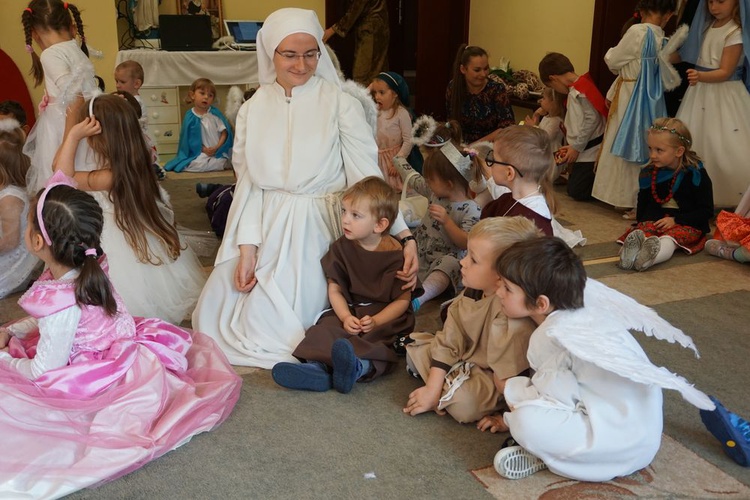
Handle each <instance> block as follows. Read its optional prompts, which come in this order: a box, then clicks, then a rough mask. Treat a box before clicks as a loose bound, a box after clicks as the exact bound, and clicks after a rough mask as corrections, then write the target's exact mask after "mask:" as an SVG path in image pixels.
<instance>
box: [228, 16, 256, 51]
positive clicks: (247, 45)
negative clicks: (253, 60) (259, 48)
mask: <svg viewBox="0 0 750 500" xmlns="http://www.w3.org/2000/svg"><path fill="white" fill-rule="evenodd" d="M224 27H225V28H226V30H227V35H230V36H231V37H232V38H234V44H232V45H233V46H234V47H236V48H240V49H254V48H255V44H256V42H257V40H258V31H259V30H260V29H261V28H262V27H263V21H237V20H227V19H225V20H224Z"/></svg>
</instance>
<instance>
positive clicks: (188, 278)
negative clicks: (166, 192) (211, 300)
mask: <svg viewBox="0 0 750 500" xmlns="http://www.w3.org/2000/svg"><path fill="white" fill-rule="evenodd" d="M90 194H91V195H93V196H94V198H95V199H96V200H97V201H98V202H99V205H100V206H101V207H102V210H103V212H104V230H103V231H102V238H101V247H102V249H103V250H104V252H105V253H106V254H107V255H108V259H109V278H110V280H111V281H112V284H113V285H114V287H115V289H116V290H117V291H118V292H119V294H120V296H121V297H122V299H123V301H124V302H125V305H126V306H127V308H128V311H130V313H131V314H132V315H133V316H139V317H144V318H160V319H163V320H164V321H167V322H169V323H172V324H175V325H179V324H180V323H181V322H182V320H183V319H185V317H186V315H187V314H189V313H192V311H193V308H194V307H195V303H196V302H197V301H198V296H199V295H200V293H201V289H202V288H203V285H204V284H205V282H206V276H205V274H204V273H203V269H202V267H201V264H200V261H199V260H198V258H197V257H196V256H195V253H194V252H193V250H192V249H191V248H190V247H188V246H187V245H186V244H185V243H184V242H183V245H182V246H183V249H182V250H181V252H180V256H179V257H178V258H177V260H175V261H171V262H170V259H169V257H168V255H167V252H166V250H165V249H164V247H163V245H162V244H161V243H160V242H159V241H158V240H157V239H156V237H154V236H153V235H147V238H148V243H149V248H150V249H151V251H152V252H153V253H154V254H156V255H157V256H159V257H160V258H161V259H162V261H164V262H165V264H161V265H158V266H157V265H153V264H150V263H144V262H140V261H139V260H138V257H137V255H136V253H135V251H134V250H133V248H132V247H131V246H130V245H129V244H128V242H127V241H126V240H125V233H123V232H122V230H121V229H120V228H119V227H118V226H117V223H116V222H115V209H114V205H113V204H112V202H111V201H110V199H109V194H108V193H107V192H105V191H92V192H91V193H90ZM165 199H166V198H165ZM157 203H159V202H157ZM159 208H160V209H161V210H162V213H163V214H164V216H165V218H166V219H167V220H168V221H170V222H173V220H174V217H173V215H172V210H171V208H169V207H168V206H166V205H162V204H160V206H159ZM181 241H182V240H181Z"/></svg>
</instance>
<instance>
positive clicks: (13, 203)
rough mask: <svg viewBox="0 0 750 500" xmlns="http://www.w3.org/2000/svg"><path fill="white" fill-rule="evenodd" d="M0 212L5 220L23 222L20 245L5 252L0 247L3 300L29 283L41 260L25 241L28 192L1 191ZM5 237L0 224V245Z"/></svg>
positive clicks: (13, 187)
mask: <svg viewBox="0 0 750 500" xmlns="http://www.w3.org/2000/svg"><path fill="white" fill-rule="evenodd" d="M0 210H2V213H3V218H5V217H6V216H10V217H12V218H14V219H15V218H16V217H18V218H19V220H20V222H21V228H20V237H19V238H18V243H17V244H16V245H15V246H14V247H13V248H9V249H5V250H3V246H1V245H0V299H2V298H3V297H5V296H7V295H9V294H11V293H13V292H15V291H17V290H19V289H20V288H22V287H23V286H24V285H26V284H27V283H29V281H30V278H31V273H32V271H33V270H34V268H35V267H36V266H37V265H38V264H39V259H37V258H36V257H35V256H34V255H33V254H30V253H29V251H28V250H26V245H25V244H24V241H23V240H24V236H23V235H24V233H25V232H26V221H27V220H28V219H27V218H26V215H27V213H28V210H29V198H28V196H27V195H26V192H25V191H24V190H23V189H21V188H19V187H17V186H6V187H4V188H3V189H0ZM5 236H6V228H5V227H3V225H2V223H1V222H0V243H2V242H3V238H4V237H5Z"/></svg>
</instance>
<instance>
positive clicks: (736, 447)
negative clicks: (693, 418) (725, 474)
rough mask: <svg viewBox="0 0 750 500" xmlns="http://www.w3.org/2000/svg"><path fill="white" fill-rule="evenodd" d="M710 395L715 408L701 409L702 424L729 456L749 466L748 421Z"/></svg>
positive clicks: (749, 439)
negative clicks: (709, 409)
mask: <svg viewBox="0 0 750 500" xmlns="http://www.w3.org/2000/svg"><path fill="white" fill-rule="evenodd" d="M710 397H711V400H712V401H713V402H714V404H716V409H715V410H713V411H708V410H701V420H703V425H705V426H706V429H708V430H709V431H710V432H711V434H713V435H714V437H715V438H716V439H718V440H719V442H720V443H721V445H722V446H723V447H724V452H725V453H726V454H727V455H729V458H731V459H732V460H734V461H735V462H737V463H738V464H740V465H742V466H744V467H747V466H749V465H750V423H748V422H747V421H746V420H745V419H743V418H741V417H740V416H738V415H736V414H734V413H732V412H731V411H729V410H727V409H726V408H724V405H722V404H721V403H720V402H719V400H718V399H716V398H715V397H713V396H710Z"/></svg>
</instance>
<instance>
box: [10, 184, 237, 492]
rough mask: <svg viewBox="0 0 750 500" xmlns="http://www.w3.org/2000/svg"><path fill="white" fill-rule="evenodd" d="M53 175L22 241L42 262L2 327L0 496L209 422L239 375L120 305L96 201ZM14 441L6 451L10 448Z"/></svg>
mask: <svg viewBox="0 0 750 500" xmlns="http://www.w3.org/2000/svg"><path fill="white" fill-rule="evenodd" d="M71 183H72V181H71V180H70V179H68V178H66V177H65V176H64V175H63V174H62V173H60V172H58V173H56V174H55V175H54V176H53V178H52V180H51V182H50V185H49V186H48V187H47V188H46V189H45V190H44V191H43V192H42V193H41V195H40V196H39V200H38V201H36V203H34V202H32V204H31V207H30V210H29V214H30V215H29V222H28V226H27V230H26V234H25V242H26V245H27V247H28V248H29V250H30V251H31V252H32V253H33V254H35V255H36V256H37V257H39V258H40V259H42V260H43V261H44V262H45V264H46V266H47V269H46V270H45V271H44V273H43V274H42V276H41V277H40V278H39V280H37V281H36V282H35V283H34V284H33V285H32V287H31V288H30V289H29V290H28V291H27V292H26V293H25V294H24V295H23V296H22V297H21V299H20V300H19V304H20V305H21V307H22V308H23V309H24V310H25V311H26V312H27V313H28V314H29V316H28V317H27V318H24V319H22V320H19V321H16V322H14V323H12V324H10V325H7V327H4V328H0V347H1V348H2V350H0V380H2V381H3V383H2V384H0V407H1V408H2V412H1V413H0V442H2V443H3V449H4V450H6V453H2V454H0V497H14V498H18V497H21V496H23V497H27V496H28V497H30V498H31V497H33V498H41V497H45V498H58V497H61V496H64V495H67V494H69V493H71V492H73V491H76V490H79V489H81V488H84V487H87V486H90V485H93V484H97V483H100V482H102V481H108V480H112V479H115V478H117V477H119V476H122V475H124V474H127V473H129V472H131V471H133V470H135V469H137V468H139V467H141V466H142V465H143V464H145V463H146V462H148V461H150V460H153V459H154V458H157V457H159V456H161V455H163V454H165V453H167V452H168V451H170V450H173V449H174V448H176V447H178V446H180V445H182V444H184V443H186V442H187V441H189V440H190V438H191V437H192V436H194V435H196V434H198V433H201V432H205V431H210V430H212V429H214V428H215V427H216V426H218V425H219V424H221V423H222V422H223V421H224V420H225V419H226V418H227V417H228V416H229V414H230V413H231V411H232V408H233V407H234V405H235V403H236V402H237V398H238V397H239V391H240V385H241V379H240V378H239V377H238V376H237V375H236V374H235V373H234V371H233V370H232V367H231V366H230V365H229V363H228V362H227V360H226V358H225V357H224V355H223V354H222V353H221V351H220V350H219V349H218V348H217V347H216V345H215V344H214V343H213V341H212V340H211V339H210V338H209V337H207V336H205V335H203V334H201V333H198V332H190V331H188V330H185V329H182V328H179V327H176V326H173V325H171V324H169V323H166V322H164V321H161V320H159V319H147V318H134V317H133V316H131V315H130V314H128V311H127V309H126V308H125V306H124V305H123V302H122V300H121V299H120V297H119V295H118V294H117V293H116V292H115V291H114V290H113V289H112V286H111V284H110V282H109V279H108V278H107V275H106V269H107V265H106V259H105V257H104V256H103V255H102V253H101V247H100V243H99V238H100V236H101V231H102V226H103V221H104V219H103V216H102V209H101V208H100V207H99V204H98V203H97V202H96V200H95V199H94V198H93V197H92V196H91V195H89V194H87V193H85V192H83V191H78V190H77V189H75V188H73V187H71V185H70V184H71ZM10 450H12V452H9V451H10Z"/></svg>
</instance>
